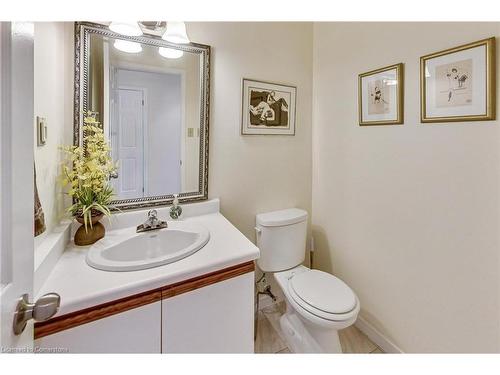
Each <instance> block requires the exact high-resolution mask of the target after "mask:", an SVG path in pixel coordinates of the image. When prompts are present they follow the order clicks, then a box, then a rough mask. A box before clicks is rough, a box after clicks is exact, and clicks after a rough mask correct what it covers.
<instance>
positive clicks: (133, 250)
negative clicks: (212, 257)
mask: <svg viewBox="0 0 500 375" xmlns="http://www.w3.org/2000/svg"><path fill="white" fill-rule="evenodd" d="M168 225H169V228H165V229H159V230H153V231H149V232H143V233H135V228H127V229H123V230H119V231H116V232H110V234H108V235H107V236H106V237H104V238H103V239H102V240H100V241H97V242H96V243H95V244H94V245H92V247H91V248H90V249H89V252H88V253H87V264H88V265H89V266H91V267H94V268H97V269H100V270H104V271H137V270H142V269H146V268H153V267H158V266H162V265H164V264H168V263H173V262H176V261H178V260H180V259H182V258H185V257H187V256H189V255H192V254H194V253H195V252H197V251H198V250H200V249H201V248H202V247H203V246H205V245H206V244H207V242H208V240H209V239H210V233H209V231H208V230H207V229H206V228H204V227H202V226H201V225H195V224H187V223H183V222H172V223H171V222H169V223H168Z"/></svg>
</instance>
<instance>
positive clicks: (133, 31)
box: [109, 22, 142, 36]
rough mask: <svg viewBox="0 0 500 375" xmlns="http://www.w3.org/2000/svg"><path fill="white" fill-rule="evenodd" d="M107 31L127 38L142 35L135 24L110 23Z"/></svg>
mask: <svg viewBox="0 0 500 375" xmlns="http://www.w3.org/2000/svg"><path fill="white" fill-rule="evenodd" d="M109 29H110V30H111V31H114V32H115V33H118V34H122V35H127V36H140V35H142V30H141V28H140V27H139V24H138V23H137V22H111V24H110V25H109Z"/></svg>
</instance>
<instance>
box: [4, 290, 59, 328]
mask: <svg viewBox="0 0 500 375" xmlns="http://www.w3.org/2000/svg"><path fill="white" fill-rule="evenodd" d="M60 305H61V296H60V295H59V294H57V293H48V294H45V295H43V296H41V297H40V298H39V299H38V300H37V301H36V302H35V303H29V300H28V295H27V294H23V295H22V297H21V298H19V302H18V303H17V307H16V312H15V314H14V327H13V328H14V334H16V335H20V334H21V333H22V332H23V331H24V328H26V324H27V323H28V320H30V319H34V320H35V321H36V322H43V321H44V320H48V319H50V318H52V317H53V316H54V315H55V314H56V313H57V311H58V310H59V306H60Z"/></svg>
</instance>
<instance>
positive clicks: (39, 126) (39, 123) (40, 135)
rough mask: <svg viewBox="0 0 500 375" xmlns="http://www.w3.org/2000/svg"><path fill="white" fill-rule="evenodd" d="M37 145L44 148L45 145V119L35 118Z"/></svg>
mask: <svg viewBox="0 0 500 375" xmlns="http://www.w3.org/2000/svg"><path fill="white" fill-rule="evenodd" d="M36 134H37V137H36V139H37V145H38V146H44V145H45V144H46V143H47V120H46V119H45V117H40V116H37V117H36Z"/></svg>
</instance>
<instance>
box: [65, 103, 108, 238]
mask: <svg viewBox="0 0 500 375" xmlns="http://www.w3.org/2000/svg"><path fill="white" fill-rule="evenodd" d="M96 116H97V113H96V112H87V113H86V114H85V117H84V120H83V123H84V125H83V134H84V137H85V138H84V146H68V147H63V148H62V149H63V151H64V152H65V153H66V154H67V156H68V158H67V159H66V161H65V162H64V163H63V166H62V185H63V187H67V189H68V190H67V194H68V195H69V196H70V197H71V198H73V205H71V206H70V207H69V208H68V212H69V213H71V214H72V215H73V216H78V217H83V220H84V225H85V230H87V226H88V225H89V224H90V227H92V220H91V219H92V216H96V215H100V214H101V213H102V214H104V215H105V216H110V215H111V210H110V203H111V201H112V199H113V188H112V187H111V185H110V184H109V178H110V175H111V174H113V173H115V171H116V165H115V163H114V162H113V160H112V159H111V155H110V151H111V148H110V147H109V145H108V143H107V142H106V140H105V138H104V132H103V130H102V128H101V126H100V123H99V122H98V121H97V120H96Z"/></svg>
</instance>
